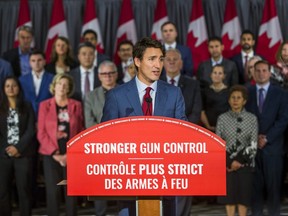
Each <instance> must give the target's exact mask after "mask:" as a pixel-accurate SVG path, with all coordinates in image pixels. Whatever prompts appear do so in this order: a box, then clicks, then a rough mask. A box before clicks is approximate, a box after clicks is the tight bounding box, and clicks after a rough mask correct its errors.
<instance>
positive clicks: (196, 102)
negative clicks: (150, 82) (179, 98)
mask: <svg viewBox="0 0 288 216" xmlns="http://www.w3.org/2000/svg"><path fill="white" fill-rule="evenodd" d="M161 80H163V81H165V82H167V77H166V76H165V75H162V76H161ZM178 87H179V88H180V89H181V92H182V94H183V97H184V101H185V114H186V116H187V118H188V121H189V122H191V123H194V124H197V123H199V120H200V115H201V110H202V99H201V91H200V85H199V82H198V81H197V80H193V79H192V78H190V77H188V76H185V75H180V79H179V82H178Z"/></svg>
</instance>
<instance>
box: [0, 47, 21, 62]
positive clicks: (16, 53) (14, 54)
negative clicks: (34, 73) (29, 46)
mask: <svg viewBox="0 0 288 216" xmlns="http://www.w3.org/2000/svg"><path fill="white" fill-rule="evenodd" d="M18 56H19V51H18V48H17V47H16V48H12V49H9V50H7V51H6V52H4V53H3V58H4V59H6V60H7V59H9V58H12V57H18Z"/></svg>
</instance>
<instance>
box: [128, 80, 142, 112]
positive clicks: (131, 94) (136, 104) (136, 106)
mask: <svg viewBox="0 0 288 216" xmlns="http://www.w3.org/2000/svg"><path fill="white" fill-rule="evenodd" d="M127 85H128V86H127V94H126V96H127V99H128V101H129V103H130V105H131V107H132V108H133V110H134V113H135V115H136V116H142V115H143V111H142V107H141V104H140V99H139V95H138V89H137V86H136V80H135V78H134V79H133V80H131V81H130V82H129V83H127Z"/></svg>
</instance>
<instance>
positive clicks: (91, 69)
mask: <svg viewBox="0 0 288 216" xmlns="http://www.w3.org/2000/svg"><path fill="white" fill-rule="evenodd" d="M93 69H94V66H92V67H91V68H89V69H88V70H86V69H85V68H84V67H82V66H81V65H80V73H81V74H85V73H86V71H89V72H91V73H93Z"/></svg>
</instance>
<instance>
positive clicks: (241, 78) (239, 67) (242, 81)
mask: <svg viewBox="0 0 288 216" xmlns="http://www.w3.org/2000/svg"><path fill="white" fill-rule="evenodd" d="M231 60H232V61H233V62H235V64H236V67H237V70H238V75H239V77H238V79H239V84H242V85H243V84H245V82H246V81H245V69H244V66H243V65H244V62H243V58H242V54H241V53H239V54H237V55H235V56H233V57H232V58H231Z"/></svg>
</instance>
